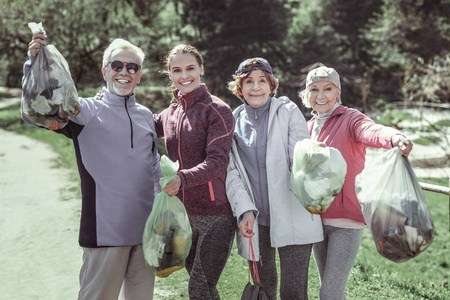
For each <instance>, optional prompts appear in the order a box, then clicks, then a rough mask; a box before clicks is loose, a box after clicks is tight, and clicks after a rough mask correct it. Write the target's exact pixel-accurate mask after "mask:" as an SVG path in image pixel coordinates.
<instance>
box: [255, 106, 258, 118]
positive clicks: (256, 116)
mask: <svg viewBox="0 0 450 300" xmlns="http://www.w3.org/2000/svg"><path fill="white" fill-rule="evenodd" d="M254 111H255V120H258V115H257V114H256V108H254Z"/></svg>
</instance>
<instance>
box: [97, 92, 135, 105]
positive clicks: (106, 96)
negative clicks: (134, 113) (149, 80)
mask: <svg viewBox="0 0 450 300" xmlns="http://www.w3.org/2000/svg"><path fill="white" fill-rule="evenodd" d="M102 94H103V101H104V102H105V103H108V104H109V105H114V106H124V104H125V100H127V101H126V104H127V106H133V105H135V104H136V97H135V94H134V93H133V94H131V96H127V97H123V96H119V95H116V94H114V93H111V92H110V91H109V90H108V89H107V88H106V87H103V89H102Z"/></svg>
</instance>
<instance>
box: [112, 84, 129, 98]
mask: <svg viewBox="0 0 450 300" xmlns="http://www.w3.org/2000/svg"><path fill="white" fill-rule="evenodd" d="M112 88H113V90H112V91H110V92H112V93H113V94H116V95H119V96H128V95H131V94H132V93H133V89H132V88H120V87H117V86H116V84H115V83H113V86H112Z"/></svg>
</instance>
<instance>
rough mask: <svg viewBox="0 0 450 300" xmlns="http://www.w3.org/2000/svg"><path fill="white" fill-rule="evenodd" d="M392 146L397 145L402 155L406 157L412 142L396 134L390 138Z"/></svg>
mask: <svg viewBox="0 0 450 300" xmlns="http://www.w3.org/2000/svg"><path fill="white" fill-rule="evenodd" d="M391 143H392V146H394V147H399V148H400V149H401V150H402V151H403V156H405V157H408V155H409V153H410V152H411V150H412V148H413V143H412V142H411V141H410V140H408V139H407V138H406V137H404V136H403V135H400V134H396V135H394V136H393V137H392V139H391Z"/></svg>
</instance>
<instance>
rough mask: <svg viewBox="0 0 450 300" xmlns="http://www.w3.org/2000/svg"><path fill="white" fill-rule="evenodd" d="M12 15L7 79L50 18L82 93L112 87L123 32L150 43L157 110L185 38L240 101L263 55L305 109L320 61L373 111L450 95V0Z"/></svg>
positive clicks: (164, 5) (21, 8) (34, 8)
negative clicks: (109, 70)
mask: <svg viewBox="0 0 450 300" xmlns="http://www.w3.org/2000/svg"><path fill="white" fill-rule="evenodd" d="M0 15H1V21H0V22H1V27H0V34H1V39H0V49H1V52H0V70H1V72H0V86H9V87H20V84H21V77H22V66H23V63H24V61H25V60H26V59H27V57H26V52H27V47H28V42H29V41H30V39H31V31H30V29H29V28H28V26H27V23H28V22H42V23H43V25H44V28H45V29H46V31H47V35H48V43H49V44H54V45H55V46H56V47H57V48H58V49H59V51H60V52H61V53H62V54H63V55H64V56H65V57H66V59H67V60H68V62H69V65H70V67H71V72H72V77H73V78H74V81H75V82H76V84H77V86H78V88H79V89H80V90H82V89H87V88H92V91H93V93H94V91H95V90H98V88H99V87H101V86H102V85H103V79H102V76H101V73H100V68H101V58H102V54H103V50H104V49H105V48H106V47H107V45H108V44H109V43H110V41H111V40H112V39H113V38H116V37H121V38H125V39H128V40H130V41H131V42H133V43H135V44H137V45H138V46H140V47H141V48H142V49H143V50H144V51H145V52H146V54H147V59H146V61H145V62H144V68H143V71H144V75H143V80H142V81H141V84H140V88H143V89H144V90H145V93H143V96H142V99H143V101H144V102H145V104H146V105H147V106H150V108H152V109H153V110H155V111H158V110H159V109H161V108H162V107H164V106H165V105H166V104H167V102H168V101H169V100H170V95H169V93H168V91H167V89H168V87H169V84H170V83H169V79H168V78H167V76H166V75H164V74H162V73H161V71H162V70H163V58H164V56H165V54H166V53H167V51H168V50H169V49H170V48H171V47H173V46H174V45H176V44H177V43H180V42H185V43H190V44H192V45H194V46H196V47H197V48H198V49H199V50H200V51H201V52H202V54H203V56H204V59H205V76H204V78H203V80H204V82H205V83H206V84H207V85H208V88H209V90H210V91H211V92H212V93H213V94H216V95H218V96H219V97H222V99H224V100H225V101H227V102H228V103H229V104H230V105H231V106H232V107H236V106H237V105H238V104H239V102H240V100H238V99H237V98H236V97H234V96H233V95H231V93H229V92H228V91H227V90H226V83H227V82H228V81H230V80H231V79H232V77H231V75H232V74H233V73H234V71H235V69H236V68H237V66H238V65H239V63H240V62H241V61H242V60H244V59H246V58H249V57H255V56H260V57H264V58H266V59H268V60H269V62H270V63H271V65H272V67H273V69H274V72H275V75H276V76H277V77H278V78H279V79H280V82H281V84H280V89H279V92H278V94H279V95H286V96H288V97H290V98H291V100H293V101H295V102H296V103H298V104H299V106H300V108H301V109H302V110H303V111H304V107H303V106H302V105H300V99H299V98H298V96H297V93H298V92H299V91H300V90H301V89H303V88H304V80H305V77H306V73H307V72H308V71H309V70H310V69H311V68H312V67H314V66H316V65H317V64H320V63H322V64H325V65H327V66H330V67H334V68H335V69H336V70H337V71H338V72H339V73H340V75H341V81H342V86H343V88H342V89H343V102H344V104H346V105H348V106H351V107H356V108H358V109H360V110H362V111H363V112H366V111H367V110H374V109H381V110H382V109H384V108H385V107H386V106H387V105H392V103H403V105H404V106H410V105H414V104H417V103H421V104H423V103H427V104H432V105H436V106H439V105H448V103H449V101H450V100H449V99H450V23H449V16H450V0H346V1H339V0H308V1H298V0H245V1H243V0H222V1H220V0H191V1H188V0H121V1H117V0H109V1H104V0H72V1H64V0H42V1H38V0H31V1H30V0H12V1H11V0H0ZM161 87H162V88H161ZM138 100H139V99H138ZM161 101H162V102H161ZM158 103H159V104H158ZM163 103H164V104H163Z"/></svg>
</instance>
